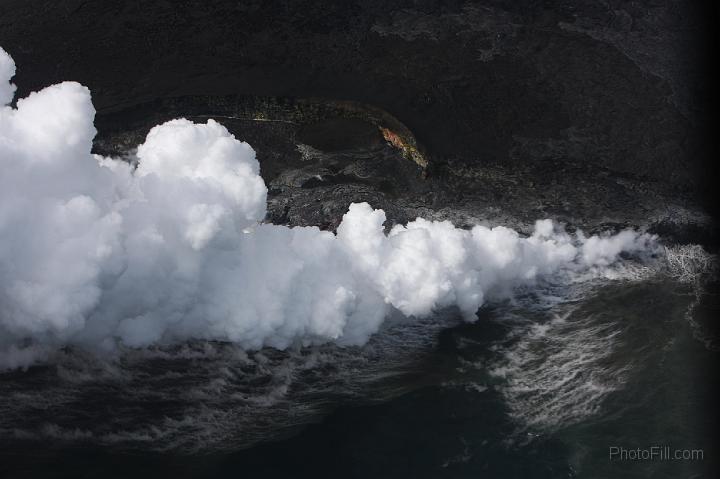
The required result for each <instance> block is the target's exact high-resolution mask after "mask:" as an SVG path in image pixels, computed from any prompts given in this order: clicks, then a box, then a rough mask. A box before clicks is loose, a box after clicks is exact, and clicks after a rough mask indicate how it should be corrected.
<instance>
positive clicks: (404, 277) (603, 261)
mask: <svg viewBox="0 0 720 479" xmlns="http://www.w3.org/2000/svg"><path fill="white" fill-rule="evenodd" d="M14 72H15V66H14V63H13V61H12V59H11V58H10V56H9V55H8V54H7V53H5V51H4V50H2V49H0V102H1V105H3V106H0V168H2V176H0V367H18V366H24V365H27V364H30V363H31V362H33V361H35V360H37V359H38V358H39V357H42V356H43V354H46V353H47V352H48V351H52V350H53V349H55V348H57V347H59V346H62V345H66V344H78V345H81V346H84V347H86V348H92V349H97V350H106V351H111V350H113V349H114V348H115V347H117V345H118V344H119V343H122V344H124V345H127V346H130V347H143V346H147V345H150V344H153V343H167V342H173V341H184V340H187V339H190V338H197V339H219V340H229V341H233V342H236V343H238V344H239V345H241V346H242V347H244V348H261V347H262V346H272V347H277V348H285V347H287V346H288V345H290V344H293V343H297V342H300V343H302V344H313V343H322V342H326V341H336V342H337V343H339V344H362V343H364V342H365V341H367V339H368V337H369V336H370V335H372V334H373V333H375V332H376V331H377V330H378V328H379V327H380V324H381V323H382V321H383V319H384V318H385V317H386V316H387V315H388V314H389V313H390V312H392V311H395V310H398V311H400V312H401V313H403V314H404V315H406V316H416V317H420V316H427V315H429V314H431V313H433V311H437V310H438V309H440V308H444V307H448V306H456V307H457V308H459V310H460V311H461V312H462V314H463V316H464V317H465V318H466V319H468V320H473V319H474V318H475V313H476V311H477V309H478V308H479V307H480V306H481V305H482V304H483V303H484V302H485V301H486V300H487V299H488V298H493V297H500V296H505V295H507V294H508V293H509V292H510V291H511V290H512V288H513V287H515V286H517V285H519V284H526V283H528V282H532V281H533V280H535V279H536V278H537V277H539V276H543V275H550V274H554V273H557V272H559V271H565V272H573V273H577V272H588V271H594V270H597V269H602V268H604V267H607V266H608V265H610V264H612V263H613V262H615V261H616V260H617V258H618V256H619V255H620V253H622V252H636V253H641V252H647V251H650V250H652V249H653V248H654V239H653V238H652V237H650V236H648V235H644V234H638V233H636V232H634V231H629V230H628V231H623V232H621V233H619V234H617V235H614V236H603V237H598V236H593V237H590V238H586V237H584V236H583V235H582V234H579V235H576V236H571V235H569V234H566V233H565V232H563V231H562V230H561V229H559V228H558V227H557V225H554V224H553V223H552V221H550V220H542V221H538V222H537V224H536V227H535V231H534V233H533V234H532V235H531V236H529V237H522V236H521V235H519V234H518V233H517V232H515V231H513V230H511V229H508V228H505V227H502V226H499V227H496V228H492V229H489V228H486V227H483V226H475V227H474V228H473V229H472V230H462V229H458V228H455V227H454V226H453V225H452V224H450V223H449V222H435V221H427V220H424V219H421V218H418V219H417V220H415V221H413V222H410V223H408V224H407V225H406V226H396V227H394V228H393V229H392V230H390V231H389V232H388V233H387V234H386V233H385V231H384V227H383V223H384V221H385V214H384V212H383V211H382V210H373V209H372V208H371V207H370V205H368V204H366V203H362V204H351V205H350V207H349V210H348V212H347V214H346V215H345V216H344V218H343V221H342V223H341V225H340V226H339V227H338V231H337V235H335V234H333V233H331V232H327V231H320V229H318V228H316V227H304V228H289V227H285V226H277V225H272V224H261V223H260V222H261V221H262V220H263V218H264V215H265V203H266V193H267V190H266V187H265V184H264V182H263V180H262V178H261V177H260V175H259V165H258V162H257V160H256V158H255V152H254V150H253V149H252V148H251V147H250V146H249V145H248V144H247V143H243V142H240V141H238V140H237V139H235V137H234V136H233V135H232V134H230V133H229V132H228V131H227V129H225V128H224V127H223V126H222V125H220V124H219V123H217V122H215V121H213V120H208V122H207V123H206V124H195V123H192V122H190V121H187V120H184V119H178V120H173V121H170V122H167V123H165V124H163V125H159V126H156V127H155V128H153V129H152V130H151V131H150V133H149V134H148V136H147V138H146V140H145V142H144V143H143V144H142V145H139V147H138V150H137V160H138V162H137V168H134V167H133V166H132V165H130V164H129V163H127V162H123V161H118V160H114V159H110V158H103V157H100V156H97V155H92V154H91V153H90V151H91V146H92V139H93V137H94V135H95V128H94V126H93V118H94V113H95V111H94V108H93V105H92V102H91V99H90V92H89V91H88V89H87V88H85V87H83V86H81V85H79V84H77V83H73V82H65V83H61V84H59V85H54V86H51V87H48V88H45V89H43V90H42V91H40V92H36V93H33V94H31V95H30V96H29V97H27V98H24V99H20V100H18V102H17V107H16V108H11V107H9V106H4V105H7V104H8V103H9V102H10V101H11V99H12V97H13V95H14V90H15V87H14V86H13V85H12V84H10V82H9V81H10V78H11V77H12V76H13V75H14Z"/></svg>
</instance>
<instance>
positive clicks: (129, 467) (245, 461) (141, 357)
mask: <svg viewBox="0 0 720 479" xmlns="http://www.w3.org/2000/svg"><path fill="white" fill-rule="evenodd" d="M680 273H682V272H680ZM680 273H678V271H677V270H673V269H672V268H670V269H668V268H660V269H658V268H654V269H653V268H645V267H642V266H637V265H627V268H624V267H623V268H621V269H619V270H618V271H617V275H616V277H612V278H607V277H603V278H594V279H589V280H583V281H575V282H570V283H569V284H568V283H567V282H563V283H557V284H553V283H544V284H541V285H536V286H535V287H533V288H527V289H526V290H522V291H518V292H517V294H516V295H515V296H514V297H513V298H512V300H508V301H504V302H502V303H497V304H490V305H487V306H486V307H484V308H483V309H482V310H481V311H480V312H479V319H478V321H477V322H475V323H472V324H469V323H463V322H462V321H461V319H460V318H459V315H458V314H457V313H456V312H455V311H452V310H449V311H443V312H440V313H438V314H436V315H434V316H432V317H429V318H425V319H405V318H401V317H397V318H390V319H389V320H388V321H387V323H386V326H385V327H384V329H383V330H382V331H381V332H380V333H378V334H377V335H375V336H374V337H373V338H372V339H371V341H370V342H369V343H368V344H366V345H365V346H363V347H353V348H341V347H337V346H333V345H326V346H320V347H313V348H301V347H297V348H292V349H290V350H287V351H277V350H272V349H266V350H262V351H255V352H248V351H243V350H241V349H240V348H238V347H237V346H235V345H233V344H228V343H212V342H195V343H188V344H183V345H176V346H168V347H155V348H151V349H143V350H126V351H123V352H121V353H119V354H118V355H117V356H116V357H112V358H103V359H100V358H97V357H93V356H90V355H88V354H87V353H84V352H83V351H78V350H72V349H65V350H63V351H61V352H59V353H58V354H57V355H56V356H55V357H54V358H52V359H51V361H49V362H48V363H47V364H43V365H38V366H34V367H32V368H29V369H28V370H26V371H11V372H4V373H2V374H0V476H2V477H6V478H15V477H17V478H25V477H102V478H106V477H243V476H251V477H358V478H360V477H362V478H379V477H388V478H404V477H428V478H434V477H454V478H455V477H457V478H461V477H462V478H465V477H466V478H477V477H501V478H506V477H507V478H513V477H518V478H526V477H552V478H555V477H583V478H584V477H588V478H605V477H607V478H610V477H613V478H616V477H617V478H621V477H667V478H676V477H712V472H711V471H713V470H715V468H716V466H717V457H718V456H717V452H718V451H717V444H716V442H715V430H714V427H715V426H716V425H717V419H718V416H717V410H716V406H715V404H714V402H713V401H714V400H715V399H716V397H717V394H716V393H717V391H716V389H715V378H716V373H717V370H716V369H715V363H716V360H717V356H718V342H717V341H716V326H715V324H714V320H715V319H716V318H715V314H716V313H717V303H716V299H715V298H716V296H715V291H714V289H713V288H714V286H713V284H712V283H708V282H703V281H702V279H701V278H698V277H696V276H692V275H690V277H688V276H687V275H683V274H680ZM706 279H707V278H706ZM653 446H661V447H670V448H672V450H675V449H678V450H685V449H687V450H702V454H703V457H702V459H695V460H669V459H668V460H660V459H657V458H656V459H653V460H635V461H631V460H619V459H618V458H617V457H616V458H611V457H610V448H611V447H618V448H625V449H627V450H630V449H637V448H640V449H649V448H650V447H653Z"/></svg>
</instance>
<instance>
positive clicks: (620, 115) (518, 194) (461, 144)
mask: <svg viewBox="0 0 720 479" xmlns="http://www.w3.org/2000/svg"><path fill="white" fill-rule="evenodd" d="M0 9H2V14H0V45H3V47H4V48H5V49H7V50H8V51H9V52H10V53H11V54H12V55H13V56H14V58H15V60H16V62H17V64H18V66H19V73H18V76H17V78H16V83H17V84H18V85H19V88H20V91H19V93H20V94H21V95H24V94H27V93H28V92H29V91H31V90H34V89H37V88H40V87H42V86H45V85H47V84H49V83H53V82H57V81H61V80H66V79H72V80H77V81H80V82H82V83H84V84H86V85H87V86H89V87H90V89H91V90H92V92H93V96H94V101H95V104H96V106H97V108H98V110H99V112H100V113H101V114H105V113H109V112H112V111H118V110H123V109H125V108H127V107H129V106H131V105H137V104H140V103H143V102H147V101H152V100H156V99H158V98H166V97H178V96H185V95H211V96H217V95H243V96H246V97H259V96H262V97H271V98H311V97H316V98H324V99H330V100H335V101H342V100H351V101H355V102H360V103H362V104H366V105H372V106H373V107H376V108H379V109H381V110H382V111H385V112H388V113H389V114H390V115H392V116H393V117H395V118H397V119H398V120H399V121H400V122H402V124H404V125H406V126H407V127H408V128H409V129H410V130H411V131H412V133H414V136H415V138H417V140H418V142H419V143H420V144H421V145H422V146H423V147H424V148H425V151H426V153H427V155H428V158H429V159H430V166H429V168H428V173H429V176H430V178H431V179H432V180H431V183H432V182H433V181H435V183H432V184H431V185H430V186H417V188H415V187H413V188H410V190H409V191H410V192H411V193H412V194H413V195H414V196H412V199H411V200H408V201H409V202H410V203H412V205H411V208H410V210H407V209H406V211H418V212H424V211H425V209H429V210H432V211H433V212H435V213H437V212H438V211H440V213H437V214H440V215H441V216H442V209H443V208H450V207H461V208H462V207H463V206H464V207H465V210H466V211H468V213H467V216H468V218H469V219H473V220H474V219H476V218H477V217H480V218H486V217H488V214H489V213H488V212H489V211H490V212H492V211H495V210H497V211H499V210H506V213H507V214H508V215H513V214H516V213H518V214H521V215H522V216H523V217H530V216H531V215H534V214H552V215H559V217H561V218H566V219H568V220H576V221H578V222H580V223H582V222H584V220H586V219H587V218H586V216H589V217H590V219H591V220H593V221H595V222H596V223H598V222H599V223H602V222H613V221H615V220H617V219H618V218H619V219H620V220H623V221H630V222H631V221H636V218H643V217H645V218H648V217H652V216H653V215H655V212H657V211H658V210H663V209H664V210H665V211H666V213H665V215H666V216H669V217H671V220H674V219H677V218H675V217H676V216H678V215H680V216H682V215H683V214H685V213H682V211H686V210H687V211H689V210H692V209H693V208H694V207H695V206H694V205H696V204H697V202H698V201H699V200H703V199H706V198H707V194H706V193H707V192H709V191H711V187H712V186H713V182H714V171H715V170H714V169H712V170H709V169H708V163H707V162H708V160H711V159H713V158H714V156H713V155H714V153H715V150H714V145H715V143H714V141H713V140H714V139H713V138H712V136H711V135H710V134H709V130H708V129H707V127H705V126H704V125H706V124H707V119H708V118H709V116H710V115H711V114H712V115H714V113H715V112H714V109H713V108H714V104H713V102H712V100H713V99H714V93H713V84H712V80H713V78H712V77H711V76H710V75H709V73H708V71H706V70H707V68H706V67H707V65H708V58H709V55H711V54H712V53H714V50H713V49H714V43H713V42H712V40H713V37H712V36H711V30H710V28H709V26H710V25H709V24H710V22H711V21H713V18H714V14H715V12H714V10H707V11H706V10H705V9H704V8H702V7H700V6H698V4H696V3H694V2H680V1H673V0H647V1H640V2H630V3H626V2H619V1H610V2H603V3H598V2H594V1H590V0H588V1H560V0H559V1H553V2H532V1H509V0H508V1H501V0H497V1H494V0H484V1H479V2H469V1H468V2H462V1H450V2H440V1H434V0H417V1H411V0H387V1H372V0H367V1H364V0H358V1H349V2H325V1H289V0H279V1H273V2H264V1H260V0H248V1H242V2H236V1H207V0H184V1H177V2H169V1H164V2H161V1H158V2H135V1H125V2H121V1H103V2H99V1H97V2H96V1H87V0H66V1H63V2H56V1H51V0H6V1H4V2H3V5H2V7H0ZM195 113H197V112H195ZM195 113H193V114H195ZM308 125H310V122H305V123H304V126H303V128H305V130H304V132H299V133H298V132H297V131H295V130H293V131H292V134H290V132H286V133H287V134H288V135H290V136H287V135H286V138H290V139H289V140H288V142H286V144H285V145H284V146H282V145H278V146H277V148H275V149H273V148H271V147H269V146H270V143H269V140H270V139H271V138H276V137H278V135H277V134H276V133H278V131H275V133H273V134H272V135H270V136H266V137H265V141H263V140H262V138H260V139H258V138H257V135H261V133H260V130H259V129H252V128H249V129H245V130H244V129H243V127H242V125H240V124H236V125H234V126H233V131H236V132H239V135H238V136H239V137H240V138H243V139H247V140H249V141H250V142H251V143H252V144H253V145H254V146H256V148H258V150H259V154H260V158H261V161H264V164H263V170H264V172H266V173H269V176H270V177H272V178H266V179H268V182H269V183H271V188H275V192H276V193H277V195H279V196H277V195H276V196H274V198H276V199H277V200H278V201H280V203H282V201H281V199H282V194H281V191H280V190H279V189H278V188H279V187H278V188H276V187H275V186H273V184H272V181H273V179H274V178H275V177H276V176H277V175H279V174H280V173H281V172H282V170H283V169H284V168H285V167H286V166H288V167H291V168H294V169H297V168H296V167H297V166H298V165H296V164H294V163H292V161H295V160H293V158H296V156H293V155H297V152H296V146H297V145H295V144H293V141H292V140H293V138H294V136H292V135H300V136H302V135H305V136H308V135H309V136H312V135H313V133H312V131H310V132H308V128H310V126H308ZM326 126H327V125H326ZM277 128H281V127H280V126H278V127H277ZM313 128H315V130H316V133H317V131H319V130H322V125H316V126H315V127H313ZM99 129H100V132H101V133H103V127H102V124H101V125H100V128H99ZM311 129H312V128H311ZM250 130H252V131H250ZM243 131H249V132H250V133H246V134H242V132H243ZM264 131H265V133H262V134H263V135H267V134H268V133H267V130H264ZM335 134H337V132H335ZM328 135H329V136H333V134H328ZM281 136H282V135H281ZM316 136H317V135H316ZM345 140H347V141H350V142H351V143H352V141H353V140H352V139H347V138H346V139H345ZM345 140H343V141H345ZM329 141H331V140H329ZM280 143H282V142H280ZM295 143H302V142H301V141H298V142H295ZM324 146H325V148H326V149H328V148H327V145H324ZM333 148H335V149H337V145H335V146H331V148H330V149H333ZM273 155H274V156H273ZM271 156H272V157H274V158H275V159H274V160H270V159H269V157H271ZM282 161H290V162H291V163H290V164H288V165H285V166H283V164H281V163H282ZM272 165H275V166H272ZM330 173H331V175H330V176H332V177H333V178H334V179H333V181H332V182H331V183H332V185H328V184H319V183H318V184H316V185H314V186H315V187H320V188H321V190H317V191H315V192H314V193H315V194H316V195H317V193H322V194H331V191H329V190H328V191H326V190H325V189H327V188H331V189H332V191H336V192H337V190H338V189H339V190H340V192H337V193H336V194H339V195H342V197H343V198H344V199H345V200H357V199H360V198H361V197H363V196H368V195H370V196H371V197H372V198H374V199H375V203H374V204H375V206H385V207H390V206H389V205H387V204H385V203H386V201H385V200H384V198H387V197H388V191H389V190H392V189H393V186H392V185H393V184H394V185H395V186H394V188H395V190H403V191H404V190H405V189H406V185H405V183H402V181H401V180H399V179H398V178H397V177H393V176H388V177H386V178H385V181H384V183H383V184H380V183H382V181H381V179H380V180H378V182H376V183H374V184H367V182H366V183H365V184H361V183H362V182H360V183H358V182H357V181H356V180H357V179H358V178H359V177H360V176H361V175H355V174H354V173H350V174H348V172H347V171H345V172H343V169H342V168H340V169H338V170H337V171H333V172H330ZM376 173H377V174H381V175H382V174H384V175H391V174H392V172H391V171H385V172H384V173H382V172H380V171H376ZM710 173H713V174H710ZM313 174H314V173H313ZM343 175H344V176H343ZM583 175H585V176H583ZM286 176H287V175H286ZM320 176H321V178H322V177H323V176H322V175H320ZM348 178H351V179H352V181H346V180H347V179H348ZM398 182H399V183H398ZM437 182H440V183H441V184H442V185H443V186H442V187H439V186H437V185H438V184H440V183H437ZM326 183H327V182H326ZM371 183H372V182H371ZM412 183H413V184H415V180H414V179H413V180H412ZM308 186H313V185H312V184H310V185H308ZM423 191H424V193H422V192H423ZM418 192H419V193H418ZM703 192H705V193H703ZM296 193H297V192H296ZM294 194H295V193H294ZM298 194H302V192H300V193H298ZM583 195H584V196H583ZM278 198H279V199H278ZM316 200H317V198H316ZM273 201H275V200H273ZM293 201H294V200H293ZM291 203H292V202H291ZM583 203H587V205H586V207H584V206H583ZM666 203H671V204H670V206H669V207H666V206H665V204H666ZM285 206H287V208H289V210H288V211H285V210H284V209H281V210H282V211H281V212H277V211H275V210H274V209H272V208H271V217H273V218H280V217H283V215H285V216H284V217H285V218H286V219H288V220H289V221H291V222H292V209H293V208H295V207H296V206H293V205H290V204H288V205H285ZM283 208H285V207H283ZM583 208H584V209H583ZM493 209H495V210H493ZM603 209H604V211H606V212H609V213H603V212H602V211H603ZM318 211H322V208H318ZM623 212H624V213H623ZM678 212H680V213H678ZM317 214H318V215H320V214H321V213H317ZM288 215H289V216H288ZM603 215H606V216H608V218H602V216H603ZM623 215H624V216H625V217H624V218H623ZM401 216H402V215H401ZM495 216H496V217H497V216H501V215H498V214H496V215H495ZM470 217H474V218H470ZM312 219H313V220H315V219H319V218H315V217H313V218H312ZM454 219H456V220H458V218H457V217H456V218H454ZM336 220H337V218H330V217H328V218H326V220H324V221H325V223H326V224H328V225H330V224H332V223H333V222H334V221H336ZM296 221H298V222H300V223H303V222H305V221H301V220H300V219H299V218H296ZM307 221H310V219H307ZM651 221H652V220H651ZM663 221H665V223H667V218H665V219H664V220H663ZM680 221H681V222H682V221H683V220H682V218H680Z"/></svg>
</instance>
